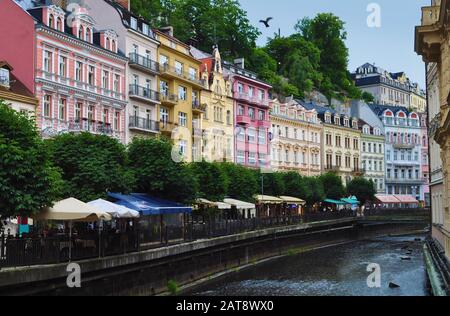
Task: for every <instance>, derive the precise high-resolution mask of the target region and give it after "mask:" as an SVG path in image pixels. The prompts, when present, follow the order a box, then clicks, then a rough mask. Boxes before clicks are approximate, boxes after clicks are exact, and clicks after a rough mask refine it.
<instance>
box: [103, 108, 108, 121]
mask: <svg viewBox="0 0 450 316" xmlns="http://www.w3.org/2000/svg"><path fill="white" fill-rule="evenodd" d="M102 122H103V123H105V124H108V123H109V111H108V110H107V109H104V110H103V116H102Z"/></svg>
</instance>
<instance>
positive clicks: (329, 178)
mask: <svg viewBox="0 0 450 316" xmlns="http://www.w3.org/2000/svg"><path fill="white" fill-rule="evenodd" d="M320 180H321V181H322V183H323V188H324V193H325V197H327V198H329V199H335V200H339V199H341V198H342V197H343V196H345V194H346V191H345V187H344V185H343V184H342V179H341V177H339V176H338V175H336V174H334V173H325V174H323V175H321V176H320Z"/></svg>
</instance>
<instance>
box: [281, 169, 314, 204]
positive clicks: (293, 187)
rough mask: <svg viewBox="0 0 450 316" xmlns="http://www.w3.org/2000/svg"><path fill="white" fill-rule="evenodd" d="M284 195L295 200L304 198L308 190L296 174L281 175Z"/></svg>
mask: <svg viewBox="0 0 450 316" xmlns="http://www.w3.org/2000/svg"><path fill="white" fill-rule="evenodd" d="M283 183H284V188H285V190H284V194H285V195H287V196H292V197H296V198H302V199H303V198H304V197H305V193H306V191H307V190H308V188H307V187H306V185H305V181H304V179H303V178H302V176H301V175H300V174H298V173H297V172H286V173H284V174H283Z"/></svg>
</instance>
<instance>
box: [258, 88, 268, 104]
mask: <svg viewBox="0 0 450 316" xmlns="http://www.w3.org/2000/svg"><path fill="white" fill-rule="evenodd" d="M258 97H259V100H261V101H263V100H264V99H265V98H266V92H265V91H264V90H259V91H258Z"/></svg>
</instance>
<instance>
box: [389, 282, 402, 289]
mask: <svg viewBox="0 0 450 316" xmlns="http://www.w3.org/2000/svg"><path fill="white" fill-rule="evenodd" d="M399 287H400V285H398V284H395V283H393V282H390V283H389V288H390V289H398V288H399Z"/></svg>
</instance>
